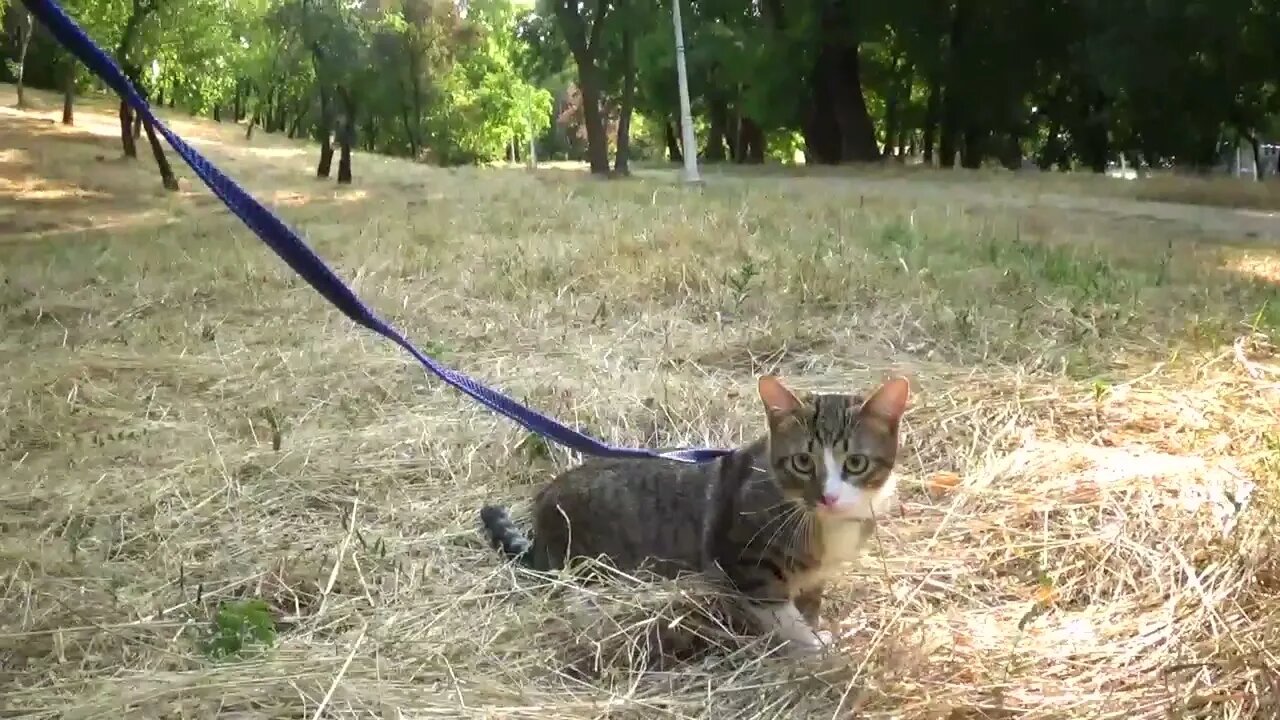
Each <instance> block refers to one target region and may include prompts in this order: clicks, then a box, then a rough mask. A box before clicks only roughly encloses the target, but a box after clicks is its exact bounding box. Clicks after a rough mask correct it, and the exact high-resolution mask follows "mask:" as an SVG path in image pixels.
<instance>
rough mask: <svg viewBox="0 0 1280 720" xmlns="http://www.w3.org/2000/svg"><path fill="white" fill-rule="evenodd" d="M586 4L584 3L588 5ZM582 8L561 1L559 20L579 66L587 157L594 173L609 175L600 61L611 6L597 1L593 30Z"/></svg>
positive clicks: (603, 0)
mask: <svg viewBox="0 0 1280 720" xmlns="http://www.w3.org/2000/svg"><path fill="white" fill-rule="evenodd" d="M585 4H586V3H583V5H584V6H585ZM578 6H579V3H577V2H571V1H570V0H557V1H556V3H555V13H556V19H557V20H558V21H559V24H560V30H561V32H562V33H563V35H564V37H565V39H566V40H567V41H568V44H569V50H570V51H571V52H572V53H573V59H574V62H575V64H577V66H578V91H579V93H581V95H582V122H583V125H585V126H586V130H587V157H588V159H589V160H590V163H591V172H592V174H596V175H608V174H609V137H608V134H607V133H606V132H605V126H604V114H603V112H602V111H601V108H600V98H601V95H602V91H603V87H604V83H603V81H602V79H601V77H600V68H599V66H598V65H597V62H596V60H597V56H598V55H599V52H598V51H599V47H600V38H601V36H602V33H603V31H604V23H605V19H606V17H607V15H608V11H609V8H610V5H609V4H608V3H607V2H605V0H594V2H593V3H592V6H593V8H594V12H593V16H594V18H593V20H592V22H591V28H590V30H589V31H588V30H587V27H586V20H585V19H583V17H582V14H581V12H580V10H579V7H578Z"/></svg>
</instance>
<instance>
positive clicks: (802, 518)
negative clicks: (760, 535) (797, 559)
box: [765, 503, 812, 547]
mask: <svg viewBox="0 0 1280 720" xmlns="http://www.w3.org/2000/svg"><path fill="white" fill-rule="evenodd" d="M789 509H790V512H789V513H788V514H787V515H786V518H787V519H786V520H785V521H784V522H781V523H779V524H778V529H777V530H774V531H773V535H771V536H770V537H769V539H768V541H766V542H765V547H772V546H773V541H774V540H777V539H778V536H779V535H781V534H782V531H783V530H785V529H787V526H788V524H789V523H794V524H795V527H796V528H797V529H798V528H800V527H802V526H803V525H804V524H805V523H807V522H808V521H809V518H810V517H812V514H811V513H809V512H807V510H808V508H806V507H805V506H804V505H801V504H800V503H795V504H793V505H792V506H791V508H789ZM791 537H792V540H794V539H795V533H792V535H791Z"/></svg>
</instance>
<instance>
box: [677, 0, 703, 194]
mask: <svg viewBox="0 0 1280 720" xmlns="http://www.w3.org/2000/svg"><path fill="white" fill-rule="evenodd" d="M680 2H681V0H671V24H672V25H674V26H675V33H676V78H677V84H678V85H679V86H680V130H681V133H680V134H681V142H682V143H683V144H684V172H683V173H682V175H683V178H682V179H683V180H684V181H685V182H687V183H697V182H702V179H701V178H700V177H699V176H698V145H697V142H698V141H697V139H696V138H694V136H693V111H692V110H691V109H690V108H689V73H688V71H687V70H685V67H684V25H682V24H681V22H680Z"/></svg>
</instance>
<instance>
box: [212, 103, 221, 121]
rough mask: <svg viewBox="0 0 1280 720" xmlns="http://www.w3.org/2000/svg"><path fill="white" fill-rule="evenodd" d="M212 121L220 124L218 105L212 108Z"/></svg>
mask: <svg viewBox="0 0 1280 720" xmlns="http://www.w3.org/2000/svg"><path fill="white" fill-rule="evenodd" d="M213 121H214V122H222V107H221V106H220V105H214V106H213Z"/></svg>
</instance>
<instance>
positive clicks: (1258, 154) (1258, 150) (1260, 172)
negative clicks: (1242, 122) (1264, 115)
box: [1238, 130, 1267, 182]
mask: <svg viewBox="0 0 1280 720" xmlns="http://www.w3.org/2000/svg"><path fill="white" fill-rule="evenodd" d="M1238 133H1239V135H1240V136H1241V137H1243V138H1244V139H1245V140H1247V141H1248V142H1249V147H1250V148H1252V150H1253V179H1254V180H1256V181H1258V182H1262V180H1263V179H1264V178H1265V177H1266V175H1267V170H1266V168H1264V167H1262V147H1261V144H1260V143H1259V142H1258V136H1257V135H1254V134H1253V133H1251V132H1245V131H1243V130H1240V131H1238Z"/></svg>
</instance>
